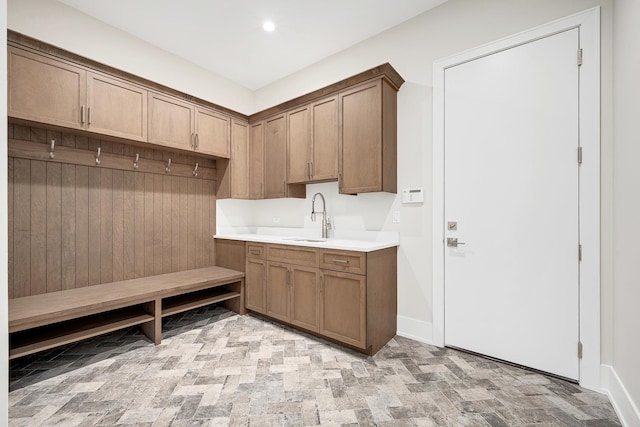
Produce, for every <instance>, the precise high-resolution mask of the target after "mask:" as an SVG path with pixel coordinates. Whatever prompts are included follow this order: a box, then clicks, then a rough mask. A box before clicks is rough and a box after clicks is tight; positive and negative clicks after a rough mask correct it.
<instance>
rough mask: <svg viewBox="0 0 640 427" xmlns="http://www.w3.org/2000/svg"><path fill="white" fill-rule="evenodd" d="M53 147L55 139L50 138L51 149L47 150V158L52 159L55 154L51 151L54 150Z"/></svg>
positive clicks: (54, 147) (54, 146)
mask: <svg viewBox="0 0 640 427" xmlns="http://www.w3.org/2000/svg"><path fill="white" fill-rule="evenodd" d="M55 149H56V140H55V139H52V140H51V151H49V158H50V159H53V158H54V157H55V154H53V152H54V151H55Z"/></svg>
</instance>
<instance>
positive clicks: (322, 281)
mask: <svg viewBox="0 0 640 427" xmlns="http://www.w3.org/2000/svg"><path fill="white" fill-rule="evenodd" d="M323 285H324V275H323V274H320V293H322V291H323V289H322V288H323Z"/></svg>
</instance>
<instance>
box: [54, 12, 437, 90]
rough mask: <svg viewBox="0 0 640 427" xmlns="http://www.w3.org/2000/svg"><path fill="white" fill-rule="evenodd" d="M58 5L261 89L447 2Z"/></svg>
mask: <svg viewBox="0 0 640 427" xmlns="http://www.w3.org/2000/svg"><path fill="white" fill-rule="evenodd" d="M59 1H60V2H62V3H65V4H67V5H69V6H71V7H74V8H76V9H78V10H79V11H81V12H84V13H85V14H87V15H90V16H92V17H94V18H96V19H99V20H100V21H103V22H106V23H107V24H109V25H111V26H113V27H116V28H118V29H120V30H123V31H125V32H127V33H130V34H132V35H134V36H136V37H138V38H140V39H142V40H144V41H146V42H148V43H150V44H152V45H155V46H157V47H160V48H162V49H164V50H166V51H168V52H170V53H172V54H174V55H176V56H179V57H181V58H183V59H186V60H188V61H190V62H193V63H195V64H197V65H199V66H201V67H203V68H205V69H208V70H210V71H212V72H214V73H217V74H219V75H222V76H224V77H226V78H228V79H229V80H232V81H234V82H236V83H238V84H240V85H241V86H245V87H247V88H248V89H251V90H256V89H259V88H261V87H263V86H266V85H268V84H270V83H272V82H274V81H276V80H279V79H281V78H283V77H285V76H288V75H290V74H292V73H294V72H296V71H298V70H301V69H303V68H305V67H307V66H309V65H311V64H313V63H315V62H318V61H320V60H322V59H324V58H326V57H328V56H330V55H332V54H334V53H337V52H339V51H341V50H344V49H346V48H348V47H350V46H352V45H354V44H356V43H358V42H360V41H362V40H365V39H367V38H369V37H372V36H374V35H376V34H378V33H380V32H382V31H384V30H387V29H389V28H391V27H393V26H395V25H398V24H400V23H401V22H404V21H406V20H408V19H410V18H412V17H414V16H416V15H419V14H421V13H422V12H425V11H426V10H429V9H431V8H433V7H435V6H437V5H439V4H441V3H444V2H445V1H446V0H396V1H391V0H183V1H177V0H59ZM267 19H269V20H272V21H273V22H274V23H275V24H276V30H275V31H274V32H273V33H267V32H265V31H264V30H263V29H262V24H263V22H264V21H265V20H267Z"/></svg>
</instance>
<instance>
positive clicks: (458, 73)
mask: <svg viewBox="0 0 640 427" xmlns="http://www.w3.org/2000/svg"><path fill="white" fill-rule="evenodd" d="M578 36H579V34H578V29H573V30H569V31H564V32H561V33H559V34H555V35H552V36H548V37H545V38H542V39H539V40H535V41H532V42H528V43H525V44H523V45H519V46H517V47H513V48H510V49H507V50H504V51H500V52H497V53H494V54H491V55H488V56H484V57H481V58H478V59H475V60H473V61H470V62H466V63H463V64H460V65H457V66H453V67H450V68H447V69H446V70H445V84H444V91H445V94H444V96H445V113H444V127H445V129H444V131H445V144H444V146H445V148H444V150H445V166H444V168H445V186H444V195H445V197H444V203H445V221H446V222H447V223H445V224H444V227H445V240H446V238H457V239H458V241H459V242H461V243H464V245H460V246H458V247H446V248H445V267H444V274H445V324H444V336H445V344H446V345H448V346H454V347H459V348H463V349H466V350H470V351H474V352H477V353H481V354H485V355H488V356H491V357H495V358H498V359H502V360H506V361H510V362H513V363H517V364H521V365H524V366H528V367H532V368H535V369H539V370H542V371H546V372H549V373H553V374H556V375H560V376H563V377H567V378H571V379H575V380H577V379H578V377H579V372H578V368H579V360H578V354H577V345H578V339H579V330H578V325H579V318H578V313H579V311H578V307H579V299H578V297H579V295H578V290H579V264H578V244H579V222H578V218H579V212H578V178H579V177H578V161H577V149H578V146H579V135H578V105H579V98H578V96H579V90H578V87H579V86H578V83H579V80H578V78H579V67H578V64H577V51H578V47H579V37H578ZM449 222H455V223H456V226H453V225H451V226H450V225H449ZM453 228H456V229H453ZM444 244H446V242H444Z"/></svg>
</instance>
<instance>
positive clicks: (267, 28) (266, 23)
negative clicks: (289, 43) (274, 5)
mask: <svg viewBox="0 0 640 427" xmlns="http://www.w3.org/2000/svg"><path fill="white" fill-rule="evenodd" d="M262 28H263V29H264V30H265V31H266V32H268V33H271V32H273V30H275V29H276V24H274V23H273V22H271V21H264V24H262Z"/></svg>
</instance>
